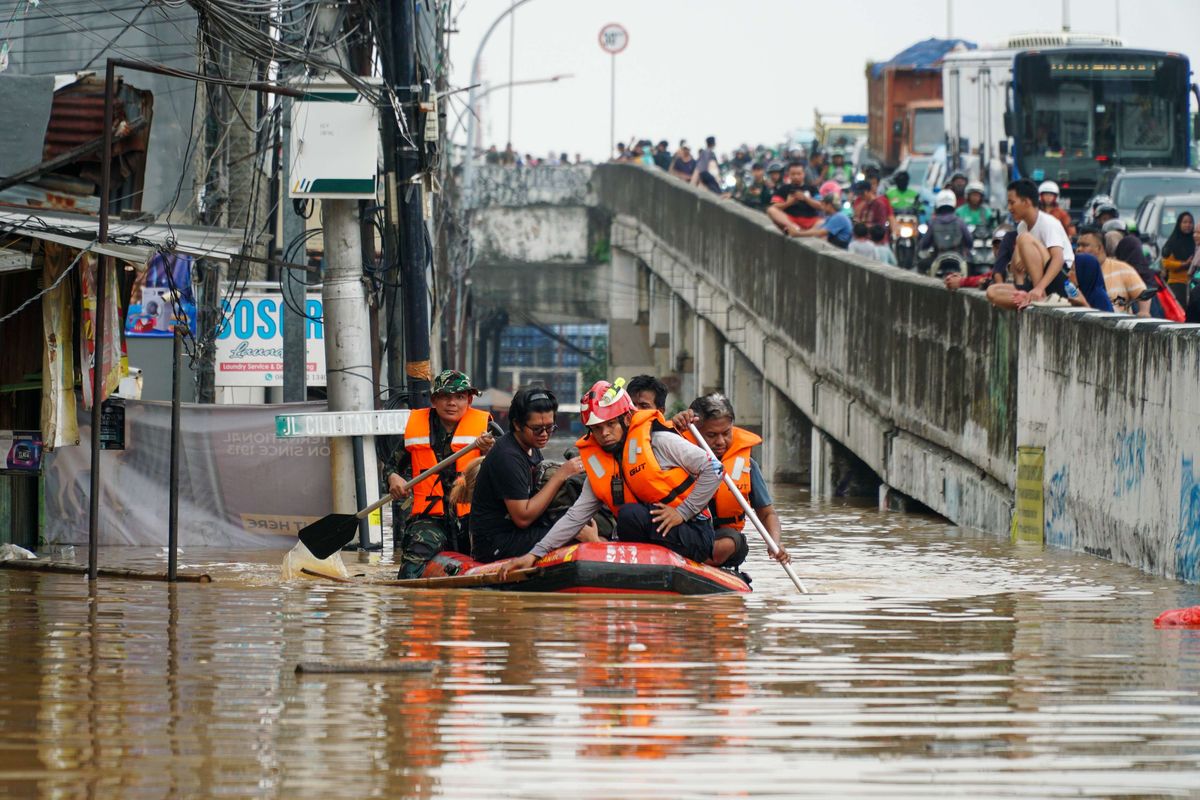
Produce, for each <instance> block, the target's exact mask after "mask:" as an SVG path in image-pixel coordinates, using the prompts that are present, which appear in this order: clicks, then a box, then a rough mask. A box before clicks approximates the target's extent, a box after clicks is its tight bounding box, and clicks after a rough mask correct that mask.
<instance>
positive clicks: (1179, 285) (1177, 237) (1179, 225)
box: [1162, 211, 1196, 307]
mask: <svg viewBox="0 0 1200 800" xmlns="http://www.w3.org/2000/svg"><path fill="white" fill-rule="evenodd" d="M1195 233H1196V218H1195V217H1193V216H1192V213H1191V212H1190V211H1184V212H1182V213H1181V214H1180V215H1179V217H1178V218H1176V220H1175V229H1174V230H1173V231H1171V235H1170V236H1168V237H1167V241H1166V242H1164V243H1163V247H1162V265H1163V271H1164V272H1166V273H1167V286H1168V287H1169V288H1170V289H1171V291H1172V292H1174V294H1175V299H1176V300H1178V301H1179V305H1181V306H1185V307H1186V306H1187V295H1188V281H1189V280H1190V279H1191V275H1190V274H1189V273H1190V270H1191V266H1192V259H1193V258H1195V256H1196V242H1195Z"/></svg>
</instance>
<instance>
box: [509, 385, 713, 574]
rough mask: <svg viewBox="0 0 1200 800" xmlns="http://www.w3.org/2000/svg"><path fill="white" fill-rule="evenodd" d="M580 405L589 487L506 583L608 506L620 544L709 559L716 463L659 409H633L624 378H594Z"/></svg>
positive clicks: (519, 562) (513, 566)
mask: <svg viewBox="0 0 1200 800" xmlns="http://www.w3.org/2000/svg"><path fill="white" fill-rule="evenodd" d="M580 404H581V405H582V417H583V424H584V426H585V427H586V428H587V429H588V432H587V433H586V434H585V435H584V436H583V438H581V439H580V440H579V441H578V442H577V444H578V445H579V450H580V455H581V457H582V459H583V463H584V467H585V474H586V475H587V485H586V486H584V489H583V492H582V493H581V494H580V495H579V499H578V500H576V501H575V504H574V505H573V506H571V508H570V510H568V511H567V513H566V514H565V515H563V517H562V519H560V520H559V521H558V522H556V523H555V524H554V527H553V528H551V529H550V531H549V532H548V533H547V534H546V535H545V537H543V538H542V540H541V541H540V542H538V543H537V544H536V545H535V546H534V547H533V548H532V549H531V550H530V551H529V553H527V554H526V555H525V556H523V557H521V558H518V559H516V560H514V561H511V562H509V563H508V564H505V565H504V566H503V567H502V568H501V570H500V575H501V580H503V579H504V578H505V577H506V576H507V574H508V572H510V571H512V570H516V569H523V568H525V567H530V566H533V564H535V563H536V562H537V560H538V559H539V558H541V557H542V556H544V555H546V554H547V553H549V552H550V551H551V550H554V549H556V548H559V547H562V546H563V545H565V544H566V543H567V542H569V541H571V539H572V538H574V537H575V536H576V535H577V534H578V533H579V531H580V530H581V529H582V528H583V526H584V525H585V524H587V522H588V521H589V520H591V519H592V517H593V516H594V515H595V514H596V512H597V510H598V509H600V508H601V507H603V506H607V507H608V508H609V510H610V511H612V513H613V515H614V517H615V518H616V520H617V525H616V533H615V536H614V538H615V540H617V541H621V542H637V543H646V544H659V545H663V546H664V547H667V548H669V549H671V550H674V551H675V552H676V553H679V554H680V555H682V556H683V557H684V558H689V559H691V560H692V561H699V562H704V561H707V560H709V559H710V558H712V554H713V527H712V520H711V519H710V518H709V514H708V503H709V501H710V500H712V497H713V495H714V494H716V491H717V488H718V486H720V477H719V469H720V467H719V464H718V463H717V462H715V461H713V460H712V459H710V458H709V457H708V454H707V453H705V452H704V450H702V449H701V448H699V447H697V446H696V445H694V444H691V443H690V442H688V441H686V440H685V439H684V438H683V437H682V436H680V435H679V434H678V433H677V432H676V431H675V430H674V429H673V428H671V426H670V425H669V424H668V423H667V421H666V420H665V419H664V418H663V415H662V414H661V413H660V412H659V411H658V410H654V411H638V410H637V409H635V408H634V406H633V401H632V400H631V399H630V398H629V394H628V393H627V392H626V391H625V387H624V385H623V382H622V381H621V380H620V379H618V380H617V382H616V383H612V384H610V383H609V382H608V381H597V382H596V383H595V384H594V385H593V386H592V388H591V389H590V390H588V393H587V394H585V395H584V396H583V399H582V400H581V401H580Z"/></svg>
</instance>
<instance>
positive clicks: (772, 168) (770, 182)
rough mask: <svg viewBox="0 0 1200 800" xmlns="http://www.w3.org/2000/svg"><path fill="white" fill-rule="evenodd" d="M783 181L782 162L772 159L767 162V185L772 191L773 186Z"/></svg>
mask: <svg viewBox="0 0 1200 800" xmlns="http://www.w3.org/2000/svg"><path fill="white" fill-rule="evenodd" d="M781 183H783V162H782V161H772V162H771V163H769V164H767V186H768V187H769V188H770V189H771V190H772V191H774V190H775V187H776V186H778V185H779V184H781Z"/></svg>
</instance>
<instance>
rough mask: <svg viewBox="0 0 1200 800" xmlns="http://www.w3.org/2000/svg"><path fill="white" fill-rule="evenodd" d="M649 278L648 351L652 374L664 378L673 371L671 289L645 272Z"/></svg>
mask: <svg viewBox="0 0 1200 800" xmlns="http://www.w3.org/2000/svg"><path fill="white" fill-rule="evenodd" d="M647 276H648V277H649V286H648V289H649V291H648V294H649V302H650V309H649V310H650V313H649V321H650V324H649V333H650V349H651V351H652V352H653V355H654V374H655V375H659V376H665V375H667V374H669V373H671V372H674V371H675V364H674V360H675V359H674V357H673V353H672V350H671V329H672V327H671V326H672V320H673V316H672V314H673V310H672V302H671V289H670V287H669V286H667V284H666V283H665V282H664V281H662V280H660V279H659V278H657V277H655V276H654V275H653V274H652V273H650V272H649V271H647Z"/></svg>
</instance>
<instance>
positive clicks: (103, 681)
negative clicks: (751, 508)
mask: <svg viewBox="0 0 1200 800" xmlns="http://www.w3.org/2000/svg"><path fill="white" fill-rule="evenodd" d="M777 500H779V502H778V503H777V506H778V508H779V509H780V510H781V512H782V517H783V522H784V529H785V531H784V541H785V544H787V546H788V547H789V548H790V549H791V551H792V553H793V554H794V555H795V557H796V566H797V571H798V573H799V574H800V575H801V577H802V578H804V579H805V581H806V583H807V584H808V586H809V588H810V589H811V590H813V591H814V592H819V593H820V594H814V595H813V596H808V597H803V596H800V595H798V594H797V593H796V592H795V590H794V588H793V587H792V586H791V584H790V583H789V582H788V580H787V578H786V576H785V575H784V574H783V572H782V570H780V569H778V567H776V566H775V565H774V564H772V563H771V562H769V561H767V560H766V558H765V556H764V555H763V552H762V548H761V547H754V548H752V555H751V561H750V571H751V573H752V574H753V576H754V589H755V591H754V593H753V594H751V595H749V596H746V597H741V596H737V597H715V598H695V599H669V598H668V599H604V598H590V597H578V596H546V595H529V594H500V593H486V592H470V591H441V592H435V591H418V590H398V589H384V588H381V587H374V588H370V587H347V586H342V585H337V584H333V583H318V582H312V581H299V582H294V583H287V584H281V583H279V581H278V563H279V560H280V559H281V558H282V555H283V553H282V551H281V552H278V553H253V554H242V553H231V552H210V551H200V550H195V551H189V552H185V553H184V554H183V556H182V558H181V567H182V568H184V569H187V570H188V571H196V570H198V569H203V570H205V571H208V572H209V573H210V574H212V575H213V577H214V583H212V584H209V585H196V584H181V585H178V586H175V587H168V586H167V585H165V584H160V583H140V582H133V581H119V580H111V579H109V580H105V579H101V581H100V582H99V584H98V588H97V590H96V594H95V596H94V597H93V598H91V599H89V595H88V591H87V584H86V582H85V581H84V580H82V579H81V578H79V577H76V576H69V575H44V576H39V575H33V574H17V573H9V572H0V604H2V606H3V616H4V620H5V626H4V629H3V634H2V635H0V636H2V638H0V656H2V658H3V665H4V669H3V671H2V673H0V736H2V737H3V738H2V741H0V794H2V795H4V796H12V797H18V796H19V797H47V798H48V797H54V798H60V797H61V798H75V797H120V798H151V797H190V796H227V797H287V798H324V797H334V796H338V797H418V798H426V797H429V798H432V797H446V798H501V797H513V798H565V797H570V798H701V797H770V798H793V797H802V796H813V797H868V796H869V797H875V798H878V797H906V798H908V797H911V798H917V797H921V798H929V797H962V796H970V797H971V798H973V799H974V800H982V799H983V798H991V797H1068V796H1070V797H1079V796H1087V797H1093V796H1095V797H1101V796H1103V797H1146V796H1180V797H1184V796H1191V797H1194V796H1196V794H1197V792H1198V791H1200V788H1198V787H1200V631H1179V630H1167V631H1158V630H1155V629H1154V628H1153V626H1152V624H1151V621H1152V620H1153V618H1154V617H1155V616H1156V615H1157V614H1158V613H1159V612H1160V611H1162V610H1164V609H1167V608H1173V607H1178V606H1182V605H1191V604H1196V603H1200V588H1197V587H1195V586H1186V585H1183V584H1178V583H1174V582H1170V581H1164V580H1160V579H1157V578H1152V577H1148V576H1146V575H1143V574H1142V573H1140V572H1137V571H1136V570H1133V569H1130V568H1127V567H1122V566H1117V565H1113V564H1109V563H1107V562H1103V561H1100V560H1098V559H1094V558H1090V557H1087V556H1080V555H1075V554H1070V553H1063V552H1056V551H1045V552H1043V551H1042V550H1040V549H1036V548H1028V549H1025V548H1016V547H1014V546H1012V545H1010V544H1009V543H1008V542H1005V541H1000V540H998V539H996V538H994V537H991V536H985V535H981V534H975V533H971V532H965V531H961V530H958V529H955V528H952V527H950V526H949V525H947V524H946V523H944V522H942V521H939V520H935V519H933V518H929V517H915V516H903V515H897V514H886V515H885V514H879V513H877V512H875V511H874V510H873V509H863V508H857V507H851V506H846V505H825V506H812V505H810V504H809V503H808V501H807V497H806V495H803V494H800V493H796V492H791V493H788V492H781V493H780V497H779V498H777ZM78 549H79V550H81V551H82V550H85V548H78ZM78 556H79V557H80V558H82V557H83V556H84V553H82V552H80V553H78ZM101 557H102V559H103V561H104V563H105V564H106V565H115V564H116V563H121V564H125V565H137V566H143V567H151V566H152V567H154V568H160V567H161V566H162V565H163V563H164V557H163V556H162V555H161V554H160V553H158V552H132V553H130V552H122V551H119V550H116V549H110V550H102V551H101ZM389 557H390V553H388V554H385V560H386V559H387V558H389ZM346 562H347V565H348V566H349V568H350V570H351V572H355V571H356V566H357V565H356V563H355V557H354V555H353V554H347V555H346ZM397 658H400V659H405V658H407V659H413V660H418V661H425V660H429V661H433V662H435V668H434V671H433V672H430V673H414V674H376V675H315V676H313V675H310V676H306V675H295V674H294V672H293V670H294V668H295V665H296V663H297V662H298V661H302V660H312V659H334V660H368V661H370V660H380V659H397Z"/></svg>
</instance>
